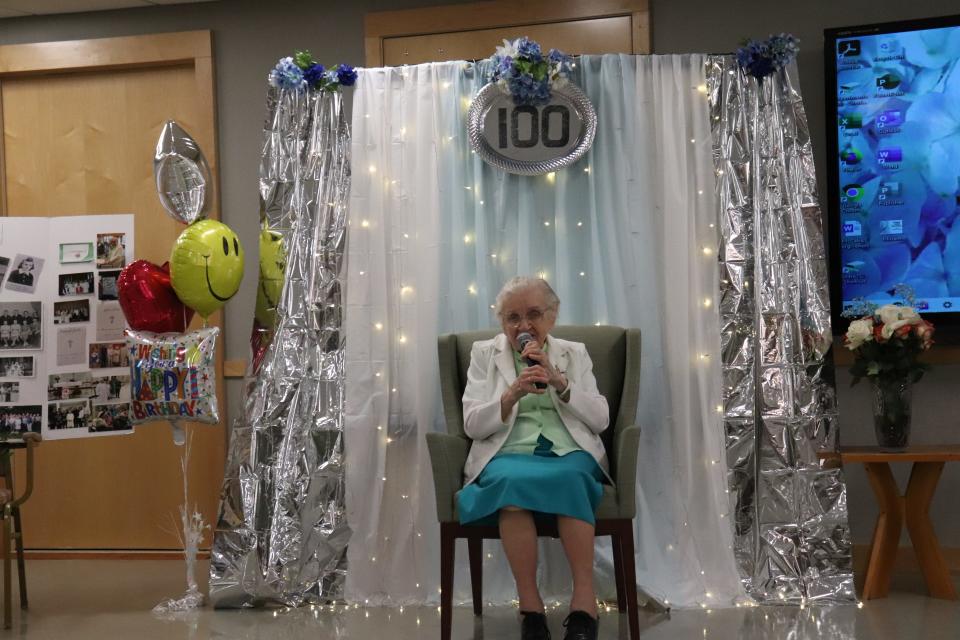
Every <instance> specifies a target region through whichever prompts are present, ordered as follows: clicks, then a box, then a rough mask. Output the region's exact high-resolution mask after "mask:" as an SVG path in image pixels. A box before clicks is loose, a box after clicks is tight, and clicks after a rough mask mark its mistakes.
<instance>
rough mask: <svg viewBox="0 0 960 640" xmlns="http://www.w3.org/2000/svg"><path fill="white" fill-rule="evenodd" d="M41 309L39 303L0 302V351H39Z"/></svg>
mask: <svg viewBox="0 0 960 640" xmlns="http://www.w3.org/2000/svg"><path fill="white" fill-rule="evenodd" d="M41 308H42V304H41V303H40V302H0V349H40V348H41V347H42V346H43V321H42V320H43V318H42V315H41Z"/></svg>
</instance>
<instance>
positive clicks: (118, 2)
mask: <svg viewBox="0 0 960 640" xmlns="http://www.w3.org/2000/svg"><path fill="white" fill-rule="evenodd" d="M211 1H213V0H0V18H22V17H23V16H38V15H51V14H55V13H81V12H84V11H107V10H109V9H128V8H131V7H153V6H156V5H161V4H190V3H194V2H211Z"/></svg>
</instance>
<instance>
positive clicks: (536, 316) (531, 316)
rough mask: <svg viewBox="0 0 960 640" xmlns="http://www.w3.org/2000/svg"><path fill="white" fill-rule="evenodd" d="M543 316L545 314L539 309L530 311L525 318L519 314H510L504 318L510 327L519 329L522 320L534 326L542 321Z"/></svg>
mask: <svg viewBox="0 0 960 640" xmlns="http://www.w3.org/2000/svg"><path fill="white" fill-rule="evenodd" d="M544 315H545V312H544V311H541V310H540V309H531V310H530V311H528V312H527V314H526V315H525V316H521V315H520V314H519V313H511V314H510V315H508V316H507V317H506V318H505V320H506V321H507V324H508V325H510V326H511V327H519V326H520V323H521V322H523V320H524V318H526V320H527V322H529V323H531V324H536V323H537V322H540V321H541V320H543V316H544Z"/></svg>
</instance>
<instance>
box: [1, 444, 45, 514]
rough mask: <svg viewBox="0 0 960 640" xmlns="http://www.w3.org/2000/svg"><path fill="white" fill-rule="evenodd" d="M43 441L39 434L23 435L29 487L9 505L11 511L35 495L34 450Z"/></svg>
mask: <svg viewBox="0 0 960 640" xmlns="http://www.w3.org/2000/svg"><path fill="white" fill-rule="evenodd" d="M41 440H43V438H42V437H41V436H40V434H39V433H33V432H30V433H25V434H23V441H24V443H26V445H27V470H26V471H27V486H26V489H25V490H24V492H23V495H22V496H20V497H19V498H17V499H16V500H13V501H12V502H10V503H8V504H7V508H8V509H10V510H12V509H16V508H17V507H19V506H20V505H22V504H23V503H24V502H26V501H27V498H29V497H30V494H32V493H33V449H34V447H36V446H37V445H38V444H39V443H40V442H41Z"/></svg>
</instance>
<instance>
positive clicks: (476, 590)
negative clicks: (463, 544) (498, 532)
mask: <svg viewBox="0 0 960 640" xmlns="http://www.w3.org/2000/svg"><path fill="white" fill-rule="evenodd" d="M467 551H468V555H469V556H470V589H471V590H472V592H473V615H475V616H479V615H483V538H475V537H470V538H467Z"/></svg>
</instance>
